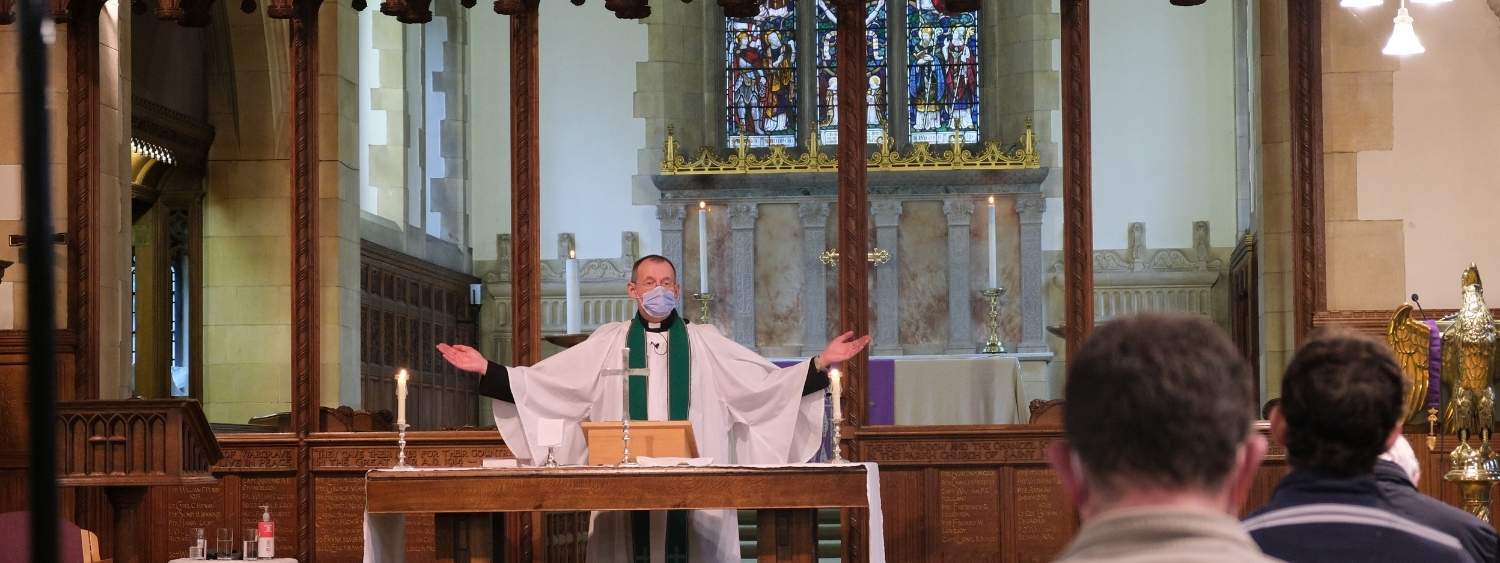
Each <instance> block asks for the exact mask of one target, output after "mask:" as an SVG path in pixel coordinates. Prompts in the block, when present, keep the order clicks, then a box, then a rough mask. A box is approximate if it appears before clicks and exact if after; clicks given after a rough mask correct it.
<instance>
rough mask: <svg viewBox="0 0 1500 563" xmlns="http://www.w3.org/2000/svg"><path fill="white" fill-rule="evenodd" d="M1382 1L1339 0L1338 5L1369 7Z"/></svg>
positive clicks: (1382, 0)
mask: <svg viewBox="0 0 1500 563" xmlns="http://www.w3.org/2000/svg"><path fill="white" fill-rule="evenodd" d="M1382 3H1384V0H1339V6H1340V7H1343V8H1370V7H1374V6H1379V5H1381V4H1382Z"/></svg>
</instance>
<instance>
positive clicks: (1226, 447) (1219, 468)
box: [1047, 315, 1266, 520]
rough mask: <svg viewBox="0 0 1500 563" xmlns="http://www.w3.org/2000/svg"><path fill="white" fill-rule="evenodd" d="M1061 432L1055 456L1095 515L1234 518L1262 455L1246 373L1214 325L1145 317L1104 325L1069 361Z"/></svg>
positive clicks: (1072, 489)
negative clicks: (1145, 512)
mask: <svg viewBox="0 0 1500 563" xmlns="http://www.w3.org/2000/svg"><path fill="white" fill-rule="evenodd" d="M1064 393H1065V399H1066V401H1067V403H1066V407H1065V409H1064V412H1063V418H1064V421H1063V427H1064V432H1065V434H1066V437H1067V442H1066V443H1063V442H1058V443H1055V444H1053V445H1052V447H1050V448H1049V449H1048V451H1047V454H1048V458H1049V461H1050V462H1051V464H1052V466H1053V467H1054V468H1055V469H1056V470H1057V472H1058V477H1059V478H1060V479H1061V480H1062V483H1063V487H1064V489H1066V490H1067V491H1068V493H1069V494H1070V496H1071V497H1072V499H1073V502H1074V504H1075V505H1077V507H1078V511H1079V515H1080V517H1082V518H1083V519H1085V520H1087V519H1089V518H1092V517H1093V516H1095V515H1098V514H1099V513H1101V512H1105V511H1108V510H1112V509H1116V508H1127V507H1143V506H1168V505H1170V506H1178V507H1190V508H1196V509H1204V510H1212V511H1218V512H1222V513H1225V514H1233V513H1235V512H1236V511H1237V510H1238V509H1239V505H1240V504H1241V503H1242V502H1244V498H1245V494H1246V493H1247V492H1248V490H1249V487H1250V484H1251V482H1252V480H1253V479H1254V476H1255V470H1256V468H1258V467H1259V466H1260V460H1261V458H1262V457H1263V456H1264V455H1265V449H1266V441H1265V438H1264V437H1262V436H1261V435H1259V434H1256V433H1254V432H1252V431H1251V427H1252V425H1253V424H1254V421H1255V398H1254V394H1253V381H1252V380H1251V375H1250V369H1249V367H1248V365H1247V364H1246V363H1245V361H1244V360H1243V359H1241V357H1240V354H1239V352H1238V351H1237V350H1236V349H1235V347H1234V344H1233V343H1231V342H1230V341H1229V339H1228V337H1226V336H1225V335H1224V333H1223V331H1221V330H1220V329H1219V328H1218V327H1216V326H1214V325H1213V323H1210V322H1209V321H1207V320H1205V319H1202V318H1199V317H1188V316H1171V315H1139V316H1133V317H1126V318H1121V319H1117V320H1112V321H1110V322H1109V323H1107V324H1105V325H1103V326H1101V327H1099V328H1098V329H1096V330H1095V331H1094V333H1093V335H1092V336H1090V337H1089V339H1088V340H1087V341H1085V342H1084V344H1083V346H1082V347H1081V349H1079V350H1077V351H1075V352H1074V353H1073V354H1072V355H1071V356H1070V357H1069V358H1068V379H1067V385H1066V389H1065V391H1064Z"/></svg>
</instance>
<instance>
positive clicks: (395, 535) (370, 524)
mask: <svg viewBox="0 0 1500 563" xmlns="http://www.w3.org/2000/svg"><path fill="white" fill-rule="evenodd" d="M805 465H826V464H811V463H807V464H795V463H794V464H781V465H727V466H723V467H751V468H757V467H767V468H769V467H801V466H805ZM838 465H862V466H864V468H865V499H866V502H867V504H869V508H868V509H867V512H868V513H869V516H868V519H869V523H870V526H869V533H870V537H869V540H870V541H869V543H868V544H867V549H868V557H867V560H868V561H869V562H870V563H885V518H884V517H883V516H882V515H881V511H880V467H879V466H878V465H876V464H874V463H844V464H838ZM421 469H422V471H469V470H473V469H486V470H493V468H477V467H474V468H470V467H453V468H436V467H423V468H421ZM528 469H534V468H528ZM377 471H392V470H390V469H372V470H370V471H369V472H368V473H374V472H377ZM368 473H367V474H368ZM364 536H365V559H364V561H365V563H405V561H406V516H405V515H402V514H370V513H369V512H366V513H365V533H364ZM693 563H706V562H698V561H694V562H693ZM719 563H730V562H719Z"/></svg>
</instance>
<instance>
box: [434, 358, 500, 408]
mask: <svg viewBox="0 0 1500 563" xmlns="http://www.w3.org/2000/svg"><path fill="white" fill-rule="evenodd" d="M437 349H438V353H440V354H442V355H443V359H444V360H447V361H448V363H449V364H450V365H452V366H453V367H455V368H458V369H459V370H462V371H467V372H469V373H477V374H480V378H479V394H480V395H484V396H486V397H489V398H491V399H499V400H501V401H505V402H508V403H514V402H516V395H515V393H514V392H512V391H511V388H510V370H508V369H506V368H505V366H502V365H500V364H497V363H495V362H491V361H489V360H487V359H485V358H484V354H481V353H479V351H478V350H475V349H473V348H470V347H468V346H464V345H463V344H458V345H453V346H450V345H448V344H438V345H437Z"/></svg>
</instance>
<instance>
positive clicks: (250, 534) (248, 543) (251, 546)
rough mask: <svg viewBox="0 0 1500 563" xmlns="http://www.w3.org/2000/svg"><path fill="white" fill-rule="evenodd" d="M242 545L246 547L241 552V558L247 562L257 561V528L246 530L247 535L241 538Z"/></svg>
mask: <svg viewBox="0 0 1500 563" xmlns="http://www.w3.org/2000/svg"><path fill="white" fill-rule="evenodd" d="M240 545H242V546H244V549H241V550H240V557H241V558H243V559H244V560H245V561H255V560H256V557H255V552H256V547H257V546H256V542H255V528H245V535H244V537H241V538H240Z"/></svg>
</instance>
